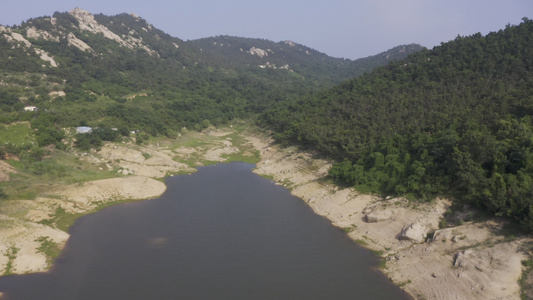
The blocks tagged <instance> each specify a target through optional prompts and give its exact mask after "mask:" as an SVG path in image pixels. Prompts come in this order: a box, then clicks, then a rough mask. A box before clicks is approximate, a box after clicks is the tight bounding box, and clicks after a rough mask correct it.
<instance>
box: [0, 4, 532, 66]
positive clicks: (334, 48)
mask: <svg viewBox="0 0 533 300" xmlns="http://www.w3.org/2000/svg"><path fill="white" fill-rule="evenodd" d="M75 7H79V8H82V9H85V10H88V11H89V12H91V13H93V14H98V13H103V14H105V15H116V14H120V13H123V12H126V13H135V14H137V15H138V16H140V17H142V18H144V19H145V20H146V21H148V22H149V23H151V24H152V25H153V26H155V27H156V28H158V29H161V30H163V31H165V32H166V33H168V34H170V35H172V36H174V37H177V38H180V39H183V40H194V39H199V38H204V37H211V36H217V35H230V36H239V37H249V38H262V39H268V40H272V41H275V42H279V41H285V40H291V41H294V42H296V43H300V44H303V45H305V46H308V47H310V48H313V49H315V50H318V51H320V52H323V53H326V54H328V55H330V56H333V57H342V58H349V59H357V58H362V57H367V56H370V55H375V54H378V53H380V52H383V51H386V50H388V49H390V48H393V47H395V46H398V45H402V44H410V43H417V44H421V45H422V46H425V47H428V48H433V47H434V46H438V45H440V43H441V42H447V41H450V40H453V39H454V38H455V37H457V35H461V36H466V35H472V34H475V33H477V32H481V33H482V34H483V35H486V34H487V33H489V32H493V31H498V30H500V29H504V28H505V26H506V25H508V24H511V25H517V24H519V23H520V22H521V21H522V18H523V17H527V18H529V19H533V0H261V1H257V0H174V1H168V0H166V1H165V0H143V1H140V0H46V1H45V0H0V24H2V25H7V26H13V25H19V24H20V23H21V22H23V21H25V20H28V19H30V18H35V17H41V16H51V15H53V14H54V12H56V11H59V12H65V11H69V10H71V9H73V8H75Z"/></svg>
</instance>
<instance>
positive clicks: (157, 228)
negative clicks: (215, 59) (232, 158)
mask: <svg viewBox="0 0 533 300" xmlns="http://www.w3.org/2000/svg"><path fill="white" fill-rule="evenodd" d="M252 167H253V165H250V164H244V163H232V164H225V165H218V166H212V167H204V168H200V170H199V172H197V173H195V174H193V175H184V176H176V177H171V178H169V179H168V180H167V185H168V190H167V192H166V193H165V194H164V195H163V196H162V197H161V198H160V199H157V200H148V201H141V202H134V203H128V204H123V205H118V206H114V207H109V208H107V209H104V210H102V211H101V212H99V213H97V214H94V215H89V216H85V217H83V218H81V219H79V220H78V222H77V223H76V224H75V225H74V226H73V227H72V229H71V238H70V240H69V241H68V243H67V247H66V249H65V251H64V253H63V254H62V256H61V258H60V259H59V260H58V261H57V262H56V263H55V265H54V267H53V269H52V271H51V272H49V273H45V274H32V275H23V276H11V277H6V278H0V291H3V292H4V293H5V299H24V300H26V299H40V300H41V299H53V300H60V299H65V300H73V299H91V300H93V299H128V300H130V299H408V296H406V295H405V294H404V293H403V292H402V291H401V290H400V289H399V288H397V287H395V286H393V285H392V284H391V283H390V282H389V281H388V280H387V279H386V278H385V277H384V276H383V275H381V274H380V273H379V272H377V271H376V270H375V267H376V265H377V260H376V259H375V258H374V257H373V256H372V255H371V253H370V252H369V251H367V250H365V249H362V248H360V247H359V246H357V245H355V244H354V243H353V242H352V241H351V240H349V239H348V238H347V237H346V235H345V234H344V233H343V232H342V231H341V230H339V229H337V228H334V227H333V226H331V225H330V223H329V222H328V221H327V220H326V219H324V218H322V217H319V216H317V215H315V214H314V213H313V212H312V211H311V209H310V208H309V207H307V206H306V205H305V204H304V202H303V201H301V200H299V199H298V198H296V197H293V196H291V195H290V193H289V192H288V191H287V190H286V189H284V188H282V187H280V186H277V185H274V184H273V183H272V182H270V181H268V180H265V179H263V178H261V177H259V176H257V175H255V174H253V173H251V168H252Z"/></svg>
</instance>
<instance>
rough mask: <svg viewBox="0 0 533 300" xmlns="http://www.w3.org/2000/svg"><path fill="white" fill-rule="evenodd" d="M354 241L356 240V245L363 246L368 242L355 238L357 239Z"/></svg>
mask: <svg viewBox="0 0 533 300" xmlns="http://www.w3.org/2000/svg"><path fill="white" fill-rule="evenodd" d="M355 242H356V243H357V244H358V245H361V246H363V247H367V246H368V242H367V241H365V240H361V239H357V240H355Z"/></svg>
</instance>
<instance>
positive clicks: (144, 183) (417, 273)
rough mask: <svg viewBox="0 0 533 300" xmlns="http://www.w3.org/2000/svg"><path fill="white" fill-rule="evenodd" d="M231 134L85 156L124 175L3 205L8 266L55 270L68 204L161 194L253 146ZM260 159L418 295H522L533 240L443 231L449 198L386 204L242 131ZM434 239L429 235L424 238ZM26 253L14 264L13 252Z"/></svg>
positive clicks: (91, 205)
mask: <svg viewBox="0 0 533 300" xmlns="http://www.w3.org/2000/svg"><path fill="white" fill-rule="evenodd" d="M232 133H233V131H232V130H231V129H228V130H226V131H222V130H212V131H209V132H206V133H203V134H198V135H197V136H196V138H197V141H201V142H194V143H193V142H188V143H184V144H180V145H178V146H175V145H173V144H172V141H167V142H161V144H155V145H150V146H144V147H139V146H136V145H133V144H108V145H106V146H104V147H103V148H102V150H101V151H99V152H98V153H91V154H88V155H85V156H83V157H82V159H84V160H86V161H89V162H92V163H94V164H98V165H101V164H102V163H103V162H105V164H106V166H107V168H108V169H110V170H111V169H112V170H115V171H116V172H117V178H111V179H104V180H98V181H92V182H86V183H83V184H73V185H69V186H66V187H58V188H57V189H56V191H55V192H53V193H50V194H47V195H42V196H39V197H38V198H37V199H35V200H16V201H8V202H7V203H2V205H1V206H0V223H2V226H0V251H1V253H4V255H3V256H0V268H2V269H3V270H6V268H7V267H8V265H9V266H10V272H11V273H13V274H21V273H31V272H40V271H45V270H46V269H47V268H48V267H49V264H48V262H47V258H46V256H45V255H44V254H43V253H41V252H39V251H38V248H39V246H40V243H39V242H38V241H37V240H38V239H39V238H40V237H48V238H49V239H50V240H52V241H54V242H56V243H57V244H59V245H62V244H64V243H65V242H66V240H67V239H68V237H69V236H68V234H67V233H66V232H64V231H61V230H59V229H57V226H56V224H54V223H53V222H47V221H49V220H51V219H53V218H54V213H56V212H57V208H58V207H60V208H61V209H63V210H64V211H65V212H66V213H70V214H78V215H82V214H86V213H89V212H91V211H93V210H94V209H95V208H97V207H98V206H100V205H102V204H103V203H105V202H108V201H119V200H128V199H148V198H155V197H157V196H159V195H160V194H162V193H163V192H164V190H165V185H164V184H163V183H162V182H161V181H159V180H156V179H154V178H162V177H165V176H167V175H168V174H174V173H183V172H193V171H194V169H192V168H190V167H189V166H187V165H186V164H184V163H180V162H179V161H188V162H190V161H191V160H195V161H197V165H201V164H202V163H201V162H202V161H212V162H213V161H220V162H222V161H225V160H226V158H225V157H224V155H228V154H235V153H241V154H242V153H249V152H250V149H251V146H250V145H242V144H239V145H237V144H235V143H234V142H233V140H232V139H231V138H230V137H229V136H230V135H231V134H232ZM241 137H243V138H244V139H245V140H248V141H250V144H253V148H255V149H257V150H259V151H260V153H261V161H260V162H259V163H258V164H257V168H256V169H255V172H256V173H258V174H262V175H265V176H266V177H270V178H272V179H273V180H275V181H276V182H277V183H278V184H281V185H284V186H286V187H287V188H289V189H291V192H292V193H293V194H294V195H295V196H297V197H299V198H301V199H302V200H303V201H305V202H306V203H308V204H309V205H310V207H311V208H312V209H313V210H314V211H315V212H316V213H317V214H319V215H322V216H324V217H326V218H328V219H329V220H331V222H332V224H333V225H335V226H338V227H341V228H344V229H345V230H346V231H347V232H348V235H349V236H350V237H351V238H352V239H354V240H355V241H357V242H358V243H360V244H364V245H365V246H366V247H368V248H370V249H373V250H376V251H379V252H380V253H382V255H383V257H385V258H386V263H385V267H384V268H382V271H383V272H384V273H385V274H386V275H387V276H388V277H389V278H390V279H391V280H392V281H393V282H394V283H395V284H397V285H399V286H401V287H402V288H403V289H405V290H406V291H407V292H408V293H410V294H411V295H413V296H414V297H415V298H419V299H519V298H520V296H519V285H518V279H519V277H520V276H521V272H522V268H523V267H522V264H521V261H522V260H524V259H526V256H525V254H524V252H522V251H521V250H522V249H523V248H525V247H526V244H527V243H529V242H531V240H530V239H526V238H521V239H512V240H510V239H506V238H505V237H503V236H500V235H498V234H497V232H498V229H499V227H501V225H502V224H501V223H497V222H493V221H487V222H479V223H469V222H465V223H464V224H463V225H461V226H457V227H454V228H446V229H442V230H439V222H440V220H441V218H442V216H443V214H444V213H445V212H446V210H447V209H448V208H449V205H450V203H449V201H447V200H446V199H438V200H436V201H435V202H434V203H430V204H412V203H409V201H407V200H405V199H387V200H384V199H380V198H378V197H374V196H370V195H359V194H357V192H355V191H354V190H352V189H338V188H337V187H335V186H333V185H331V184H328V183H327V181H326V180H325V177H326V175H327V171H328V169H329V167H330V162H328V161H326V160H321V159H314V158H313V157H312V155H311V154H309V153H305V152H300V151H298V150H297V149H296V148H280V147H279V146H277V145H273V144H272V143H271V140H269V138H268V137H267V136H263V137H258V136H257V135H255V134H244V135H241ZM428 233H429V234H430V235H432V237H431V238H429V237H427V236H425V235H427V234H428ZM10 249H11V250H12V249H18V252H17V253H16V255H14V256H13V255H12V256H11V258H10V255H8V254H9V253H10V251H11V250H10Z"/></svg>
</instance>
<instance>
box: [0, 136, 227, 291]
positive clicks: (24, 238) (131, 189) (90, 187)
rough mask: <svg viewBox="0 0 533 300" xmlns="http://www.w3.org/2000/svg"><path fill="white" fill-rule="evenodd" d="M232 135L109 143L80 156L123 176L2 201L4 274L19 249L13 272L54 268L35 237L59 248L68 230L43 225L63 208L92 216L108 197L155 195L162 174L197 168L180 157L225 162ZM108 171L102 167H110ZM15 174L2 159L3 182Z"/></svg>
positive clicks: (0, 268)
mask: <svg viewBox="0 0 533 300" xmlns="http://www.w3.org/2000/svg"><path fill="white" fill-rule="evenodd" d="M230 133H231V132H222V131H219V130H216V131H211V132H209V133H206V134H205V135H204V136H211V137H215V140H213V141H211V142H209V143H207V144H204V145H202V146H201V147H195V148H187V147H181V148H177V149H173V150H171V149H168V147H163V146H161V147H160V146H159V145H157V144H156V145H149V146H137V145H133V144H131V143H130V144H106V145H104V146H103V147H102V149H101V150H100V151H99V152H97V153H93V152H92V153H83V154H80V155H79V156H80V160H84V161H89V162H91V163H93V164H95V165H102V164H104V163H105V166H106V168H107V169H108V170H116V171H117V176H119V177H117V178H110V179H103V180H96V181H89V182H84V183H77V184H71V185H68V186H58V187H57V188H55V189H54V190H52V191H51V192H49V193H47V194H46V195H40V196H39V197H37V198H36V199H34V200H24V199H21V200H10V201H7V202H3V203H2V204H1V205H0V254H1V255H0V274H2V273H4V272H5V270H6V267H7V264H8V262H9V258H8V252H9V250H10V249H13V248H15V249H18V252H17V254H16V257H15V258H14V260H13V261H12V262H11V264H12V268H11V272H12V273H13V274H24V273H32V272H42V271H46V270H47V269H48V268H49V265H48V263H47V261H46V257H45V255H44V254H42V253H40V252H39V251H38V247H39V246H40V243H39V242H37V241H36V240H37V239H38V238H40V237H48V238H49V239H50V240H52V241H54V242H55V243H57V244H58V245H60V246H62V245H64V244H65V243H66V241H67V240H68V238H69V234H68V233H66V232H64V231H61V230H59V229H57V228H55V227H54V226H53V225H51V226H49V225H44V224H42V223H43V221H46V220H49V219H51V218H53V217H54V214H55V212H56V209H57V208H58V207H60V208H62V209H63V210H64V211H65V212H66V213H71V214H87V213H90V212H92V211H94V210H95V209H97V207H98V206H99V205H101V204H104V203H105V202H109V201H128V200H137V199H150V198H156V197H158V196H160V195H161V194H163V193H164V191H165V190H166V186H165V184H164V183H163V182H162V181H160V180H157V178H164V177H166V176H169V175H172V174H176V173H187V172H188V173H190V172H194V171H195V169H193V168H191V167H189V166H187V165H186V164H183V163H179V162H177V161H175V160H174V159H173V158H174V157H178V158H179V157H181V156H182V155H184V154H185V155H191V154H197V155H199V157H200V158H201V159H204V160H209V161H219V162H223V161H225V160H226V159H225V158H223V157H222V155H223V154H225V153H233V152H235V151H237V149H236V148H235V147H233V146H232V143H231V141H229V140H227V139H225V138H224V136H225V135H227V134H230ZM217 137H220V138H219V139H216V138H217ZM104 169H105V168H102V171H108V170H104ZM13 172H15V170H14V168H13V167H11V166H10V165H8V164H7V163H5V162H3V161H0V180H3V181H6V180H9V174H10V173H13ZM0 295H1V293H0Z"/></svg>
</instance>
